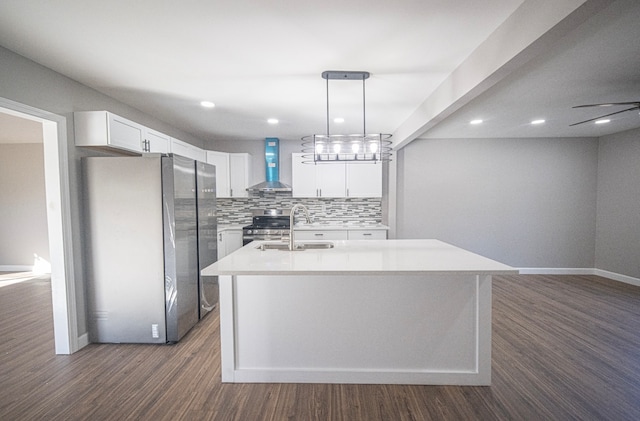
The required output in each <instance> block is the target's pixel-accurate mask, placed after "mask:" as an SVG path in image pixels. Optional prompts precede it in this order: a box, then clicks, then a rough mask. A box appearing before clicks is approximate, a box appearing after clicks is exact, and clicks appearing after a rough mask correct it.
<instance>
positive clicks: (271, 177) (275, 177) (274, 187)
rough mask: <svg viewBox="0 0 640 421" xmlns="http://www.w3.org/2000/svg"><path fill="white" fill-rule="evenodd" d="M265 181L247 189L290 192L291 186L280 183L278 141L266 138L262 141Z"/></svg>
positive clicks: (275, 138)
mask: <svg viewBox="0 0 640 421" xmlns="http://www.w3.org/2000/svg"><path fill="white" fill-rule="evenodd" d="M264 158H265V178H266V181H263V182H262V183H258V184H256V185H254V186H251V187H249V188H248V189H247V190H248V191H250V192H290V191H291V186H289V185H286V184H284V183H281V182H280V140H279V139H278V138H277V137H267V138H266V139H265V140H264Z"/></svg>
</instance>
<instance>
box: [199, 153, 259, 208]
mask: <svg viewBox="0 0 640 421" xmlns="http://www.w3.org/2000/svg"><path fill="white" fill-rule="evenodd" d="M206 152H207V162H208V163H209V164H212V165H215V166H216V196H217V197H247V196H248V195H249V193H248V192H247V187H249V182H250V180H251V155H250V154H248V153H226V152H216V151H206Z"/></svg>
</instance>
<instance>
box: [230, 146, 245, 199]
mask: <svg viewBox="0 0 640 421" xmlns="http://www.w3.org/2000/svg"><path fill="white" fill-rule="evenodd" d="M249 157H250V155H249V154H248V153H230V154H229V184H230V193H231V197H248V196H249V192H247V188H248V187H249V178H250V173H249V170H250V164H249Z"/></svg>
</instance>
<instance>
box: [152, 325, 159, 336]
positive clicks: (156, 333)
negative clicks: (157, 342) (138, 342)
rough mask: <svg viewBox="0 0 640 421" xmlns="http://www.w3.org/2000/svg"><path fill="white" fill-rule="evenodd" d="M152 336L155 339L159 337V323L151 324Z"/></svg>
mask: <svg viewBox="0 0 640 421" xmlns="http://www.w3.org/2000/svg"><path fill="white" fill-rule="evenodd" d="M151 337H152V338H154V339H158V338H159V337H160V334H159V333H158V324H157V323H154V324H152V325H151Z"/></svg>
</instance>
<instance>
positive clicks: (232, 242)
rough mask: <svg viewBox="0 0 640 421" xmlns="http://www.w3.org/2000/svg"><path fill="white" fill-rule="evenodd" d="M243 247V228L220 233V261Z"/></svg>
mask: <svg viewBox="0 0 640 421" xmlns="http://www.w3.org/2000/svg"><path fill="white" fill-rule="evenodd" d="M241 247H242V228H240V229H227V230H223V231H219V232H218V260H220V259H222V258H223V257H224V256H226V255H228V254H230V253H233V252H234V251H236V250H238V249H239V248H241Z"/></svg>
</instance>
